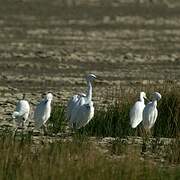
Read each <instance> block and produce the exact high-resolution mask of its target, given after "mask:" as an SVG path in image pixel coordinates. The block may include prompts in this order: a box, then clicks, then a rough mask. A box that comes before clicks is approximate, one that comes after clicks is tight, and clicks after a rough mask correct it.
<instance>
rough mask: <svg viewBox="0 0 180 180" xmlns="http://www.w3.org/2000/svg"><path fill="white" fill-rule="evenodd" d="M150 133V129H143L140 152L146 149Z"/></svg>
mask: <svg viewBox="0 0 180 180" xmlns="http://www.w3.org/2000/svg"><path fill="white" fill-rule="evenodd" d="M150 134H151V132H150V129H144V133H143V144H142V153H143V152H146V151H147V142H148V140H149V137H150Z"/></svg>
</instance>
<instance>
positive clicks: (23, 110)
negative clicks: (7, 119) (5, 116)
mask: <svg viewBox="0 0 180 180" xmlns="http://www.w3.org/2000/svg"><path fill="white" fill-rule="evenodd" d="M29 112H30V106H29V103H28V101H27V100H25V94H23V99H21V100H20V101H19V102H18V103H17V105H16V110H15V111H14V112H13V113H12V118H13V119H15V122H16V125H17V127H19V126H20V125H22V127H24V125H26V122H27V120H28V117H29ZM16 130H17V129H16Z"/></svg>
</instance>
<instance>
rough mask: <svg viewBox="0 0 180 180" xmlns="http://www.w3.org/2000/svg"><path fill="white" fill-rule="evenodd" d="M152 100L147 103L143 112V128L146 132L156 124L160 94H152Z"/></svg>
mask: <svg viewBox="0 0 180 180" xmlns="http://www.w3.org/2000/svg"><path fill="white" fill-rule="evenodd" d="M152 95H153V99H152V101H151V102H149V103H148V104H147V105H146V106H145V108H144V111H143V126H144V128H145V129H146V130H150V129H151V128H152V127H153V125H154V123H155V122H156V119H157V116H158V110H157V101H159V100H160V99H161V94H160V93H158V92H154V93H153V94H152Z"/></svg>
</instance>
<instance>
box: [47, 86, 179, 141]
mask: <svg viewBox="0 0 180 180" xmlns="http://www.w3.org/2000/svg"><path fill="white" fill-rule="evenodd" d="M146 88H147V89H145V88H144V87H142V89H143V90H144V91H145V92H147V94H148V96H150V94H151V93H152V92H154V91H159V92H160V93H161V94H162V99H161V100H160V101H159V102H158V113H159V114H158V118H157V121H156V123H155V125H154V127H153V128H152V129H151V134H152V137H170V138H175V137H179V136H180V120H179V119H180V90H179V87H178V86H176V85H174V84H173V85H172V84H166V85H164V86H162V87H161V88H159V87H154V86H151V89H150V88H149V87H146ZM140 91H141V90H139V92H140ZM122 92H123V91H122V90H120V89H118V88H116V89H115V91H114V92H113V93H112V94H111V96H110V95H109V94H108V97H110V98H111V99H110V100H111V102H112V103H108V104H106V106H104V107H103V106H100V107H98V106H97V104H96V105H95V116H94V118H93V119H92V120H91V121H90V123H89V124H88V125H87V126H86V127H85V128H82V129H80V130H78V132H79V133H80V134H83V135H87V136H100V137H106V136H111V137H126V136H143V128H142V125H141V124H140V125H139V126H138V127H137V128H136V129H132V128H131V127H130V124H129V111H130V108H131V107H132V106H133V104H134V103H135V101H137V99H138V97H139V92H133V91H130V93H127V92H126V93H124V94H123V93H122ZM113 96H114V97H115V98H114V99H113ZM107 102H109V100H108V99H107ZM146 103H147V102H146ZM65 111H66V110H65V107H64V106H60V107H59V106H55V108H54V109H53V113H52V116H51V119H50V124H51V130H52V131H53V132H55V133H58V132H60V131H63V130H64V128H65V124H67V122H66V120H65Z"/></svg>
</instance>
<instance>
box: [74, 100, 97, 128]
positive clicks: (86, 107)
mask: <svg viewBox="0 0 180 180" xmlns="http://www.w3.org/2000/svg"><path fill="white" fill-rule="evenodd" d="M93 116H94V107H93V104H92V103H87V104H83V105H81V106H80V107H79V108H78V111H77V113H76V120H75V127H76V129H80V128H81V127H84V126H85V125H86V124H88V123H89V122H90V120H91V119H92V118H93Z"/></svg>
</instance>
